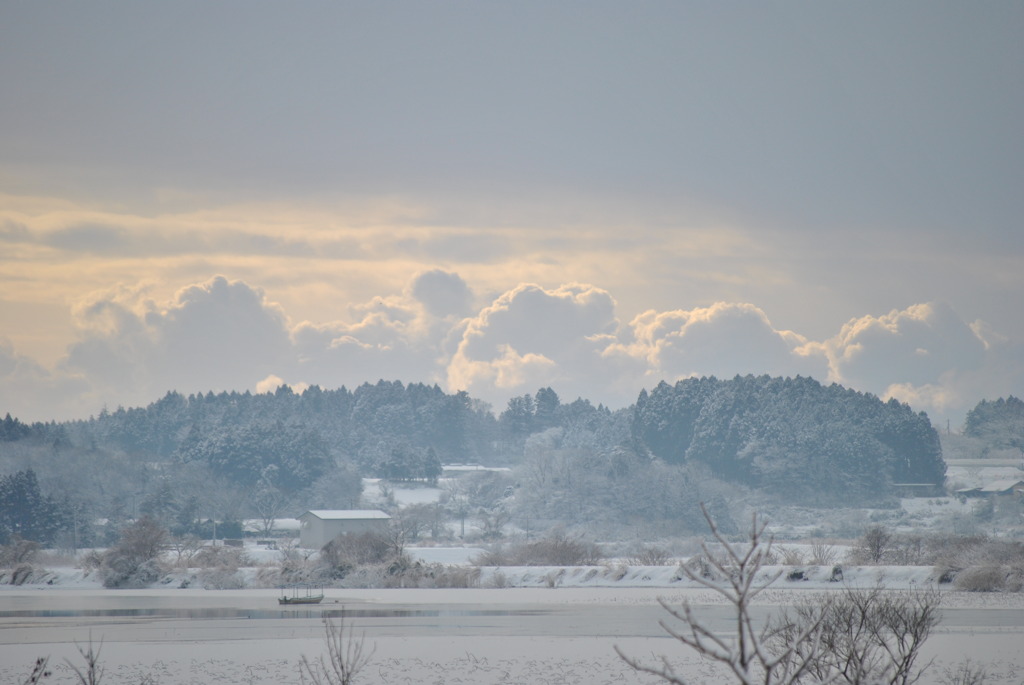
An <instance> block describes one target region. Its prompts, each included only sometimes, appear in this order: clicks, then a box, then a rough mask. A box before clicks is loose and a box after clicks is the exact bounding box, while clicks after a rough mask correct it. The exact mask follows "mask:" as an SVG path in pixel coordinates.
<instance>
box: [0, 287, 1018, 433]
mask: <svg viewBox="0 0 1024 685" xmlns="http://www.w3.org/2000/svg"><path fill="white" fill-rule="evenodd" d="M475 297H476V296H475V294H474V292H473V290H472V289H471V288H470V286H469V285H468V284H467V283H466V282H465V281H464V280H463V279H462V278H461V277H460V276H458V275H457V274H455V273H452V272H447V271H443V270H440V269H433V270H427V271H421V272H417V273H415V274H414V275H413V276H412V278H411V279H410V280H409V282H408V283H407V285H406V286H405V288H403V289H402V290H401V292H397V293H393V294H387V295H381V296H377V297H372V298H370V299H368V300H366V301H365V302H362V303H358V304H353V305H351V306H350V307H349V308H348V311H349V314H350V316H349V320H348V321H331V322H326V323H315V322H310V321H303V322H300V323H298V324H292V323H291V322H290V321H289V318H288V317H287V316H286V313H285V312H284V311H283V309H282V308H281V307H280V306H278V305H277V304H275V303H274V302H272V301H270V300H269V299H268V297H267V295H266V294H265V293H264V292H263V291H262V290H261V289H260V288H258V287H256V286H253V285H250V284H248V283H246V282H244V281H240V280H229V279H227V278H225V277H223V276H217V277H214V278H212V279H209V280H207V281H204V282H201V283H196V284H192V285H188V286H186V287H184V288H182V289H181V290H179V291H178V292H177V293H176V294H175V295H174V296H173V297H172V298H170V299H169V300H167V301H165V302H159V301H157V300H156V299H155V298H154V297H153V295H152V291H151V290H150V288H148V287H147V286H145V285H140V286H137V287H131V288H129V287H119V288H115V289H111V290H108V291H104V292H100V293H94V294H92V295H90V296H88V297H86V298H84V299H83V300H82V301H81V302H80V303H79V304H78V305H77V306H76V308H75V309H74V316H75V322H76V326H77V330H78V339H77V341H76V342H75V343H74V344H72V345H71V346H70V347H69V348H68V350H67V355H66V357H65V358H64V359H63V361H62V362H61V363H60V364H59V366H58V367H57V368H55V369H45V368H43V367H42V366H41V365H39V364H38V363H36V362H34V361H33V360H32V359H31V358H30V357H28V356H25V355H23V354H18V353H16V352H15V351H14V348H13V346H12V345H11V343H10V342H9V341H2V342H0V400H2V401H3V402H5V403H6V404H7V406H9V407H12V408H14V409H15V411H14V412H12V413H17V411H18V410H17V407H29V408H31V409H29V410H28V411H27V412H23V413H22V418H26V417H27V418H29V419H31V420H37V419H38V420H42V419H48V418H61V417H67V416H87V415H89V414H95V413H96V412H98V411H99V409H100V408H101V407H102V406H104V405H106V406H109V407H114V406H117V405H125V406H135V405H142V404H146V403H148V402H151V401H153V400H154V399H156V398H158V397H159V396H161V395H162V394H164V393H166V392H167V391H168V390H178V391H180V392H185V393H189V392H206V391H209V390H213V391H219V390H255V391H257V392H273V391H274V390H276V389H277V388H278V387H280V386H281V385H282V384H285V383H287V384H288V385H290V386H291V387H292V388H293V389H296V390H298V391H301V390H302V389H304V388H305V387H307V386H308V385H309V384H314V383H315V384H318V385H321V386H324V387H339V386H341V385H346V386H349V387H355V386H357V385H359V384H361V383H364V382H371V383H372V382H375V381H377V380H378V379H382V378H383V379H387V380H401V381H404V382H427V383H432V382H436V383H438V384H440V385H442V386H443V387H445V389H447V390H448V391H456V390H467V391H468V392H469V393H470V395H472V396H473V397H476V398H479V399H483V400H486V401H488V402H490V403H492V405H494V406H495V408H496V409H498V410H499V411H500V410H501V409H502V408H503V407H504V405H505V403H506V402H507V401H508V399H509V398H510V397H513V396H516V395H521V394H525V393H533V392H536V390H537V389H539V388H541V387H546V386H550V387H552V388H554V389H555V390H556V391H557V392H558V393H559V395H560V396H562V397H563V398H564V399H566V400H571V399H575V398H576V397H584V398H587V399H589V400H591V401H593V402H595V403H598V402H601V403H604V404H607V405H610V406H613V407H621V406H627V405H629V404H630V403H632V402H633V401H635V399H636V396H637V394H638V392H639V391H640V389H641V388H643V387H648V388H649V387H651V386H653V385H654V384H656V383H657V382H659V381H661V380H667V381H670V382H671V381H674V380H677V379H680V378H684V377H688V376H703V375H715V376H718V377H720V378H730V377H732V376H734V375H736V374H747V373H751V374H770V375H781V376H792V375H797V374H800V375H806V376H811V377H814V378H817V379H819V380H821V381H823V382H829V381H835V382H839V383H842V384H843V385H846V386H848V387H851V388H854V389H857V390H861V391H866V392H872V393H875V394H877V395H879V396H881V397H883V398H885V397H895V398H897V399H899V400H901V401H905V402H908V403H909V404H911V406H913V407H914V408H916V409H920V410H925V411H928V412H929V414H930V415H931V416H932V417H933V418H938V419H940V420H941V419H942V418H943V417H945V416H954V417H961V418H962V416H963V413H964V412H965V411H966V410H967V409H969V408H970V407H972V406H973V405H974V403H976V402H977V401H978V400H980V399H982V398H992V397H996V396H1002V395H1006V394H1011V393H1014V394H1020V393H1021V386H1022V382H1024V346H1022V345H1020V344H1018V343H1015V342H1014V341H1012V340H1010V339H1008V338H1007V337H1005V336H1001V335H1000V334H998V333H997V332H996V331H993V330H992V329H991V328H990V327H989V326H988V325H987V324H985V323H984V322H981V321H974V322H970V323H968V322H965V321H964V320H963V319H961V318H960V317H959V316H958V315H957V313H956V312H955V311H953V309H952V308H950V307H949V306H948V305H945V304H941V303H932V304H921V305H914V306H912V307H908V308H907V309H904V310H897V311H892V312H890V313H888V314H886V315H883V316H863V317H859V318H857V319H853V320H851V321H849V322H848V323H847V324H845V325H844V326H843V327H842V328H841V329H840V331H839V332H838V333H837V334H836V335H835V336H833V337H832V338H829V339H827V340H824V341H814V340H808V339H806V338H805V337H804V336H802V335H800V334H799V333H797V332H793V331H788V330H781V329H778V328H776V327H775V326H774V325H773V324H772V322H771V320H770V319H769V317H768V315H767V313H766V312H765V311H763V310H762V309H760V308H759V307H757V306H755V305H754V304H751V303H736V302H719V303H716V304H713V305H711V306H708V307H698V308H694V309H689V310H686V309H675V310H670V311H655V310H649V311H646V312H644V313H642V314H640V315H638V316H636V317H634V318H633V319H632V320H631V321H630V322H628V323H627V324H623V323H621V322H620V320H619V319H618V317H617V312H616V309H617V303H616V301H615V299H614V298H613V297H612V295H611V293H609V292H608V291H606V290H604V289H601V288H599V287H596V286H594V285H590V284H583V283H569V284H565V285H561V286H558V287H554V288H547V287H543V286H540V285H535V284H520V285H518V286H516V287H514V288H512V289H510V290H508V291H506V292H504V293H502V294H500V295H498V296H496V297H494V298H493V300H492V301H491V302H490V304H488V305H486V306H483V307H482V308H476V305H475V304H474V300H475Z"/></svg>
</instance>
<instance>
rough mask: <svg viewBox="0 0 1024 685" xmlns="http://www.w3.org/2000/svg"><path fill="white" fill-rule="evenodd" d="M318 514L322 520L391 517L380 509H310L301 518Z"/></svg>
mask: <svg viewBox="0 0 1024 685" xmlns="http://www.w3.org/2000/svg"><path fill="white" fill-rule="evenodd" d="M310 515H312V516H316V517H317V518H318V519H320V520H322V521H352V520H356V519H359V520H367V519H389V518H391V517H390V516H388V515H387V514H385V513H384V512H383V511H381V510H380V509H310V510H309V511H307V512H306V513H305V514H303V515H302V516H300V517H299V518H303V517H306V516H310Z"/></svg>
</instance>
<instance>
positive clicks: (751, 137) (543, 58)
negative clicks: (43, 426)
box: [0, 0, 1024, 430]
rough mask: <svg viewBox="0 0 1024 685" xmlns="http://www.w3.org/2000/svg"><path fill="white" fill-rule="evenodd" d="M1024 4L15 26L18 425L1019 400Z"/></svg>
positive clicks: (4, 115) (4, 330)
mask: <svg viewBox="0 0 1024 685" xmlns="http://www.w3.org/2000/svg"><path fill="white" fill-rule="evenodd" d="M1022 36H1024V5H1022V4H1021V3H1017V2H998V1H995V2H986V3H964V2H943V1H941V0H940V1H928V2H923V1H917V0H911V1H909V2H901V3H891V2H872V1H870V0H869V1H868V2H858V3H819V2H788V1H784V2H779V3H762V2H728V3H708V2H686V1H682V2H645V1H641V2H635V3H622V2H605V1H602V0H596V1H592V0H588V1H587V2H582V1H565V2H547V1H545V2H531V1H529V0H524V1H523V2H515V3H497V2H495V3H490V2H443V1H442V2H431V3H422V2H407V1H401V0H399V1H397V2H389V3H369V2H358V3H357V2H347V1H332V2H318V1H311V2H303V3H277V2H263V1H260V0H256V1H246V2H241V1H237V0H228V1H226V2H220V3H207V2H197V1H191V0H182V1H178V2H174V3H123V2H104V1H102V0H101V1H99V2H89V3H79V2H70V1H64V2H60V1H58V2H47V3H34V2H24V1H20V0H0V94H2V96H0V413H7V412H9V413H10V414H11V415H12V416H15V417H18V418H20V419H22V420H24V421H41V420H64V419H72V418H86V417H88V416H91V415H96V414H98V413H99V412H100V411H101V410H102V409H103V408H107V409H109V410H111V411H113V410H114V409H115V408H116V407H119V406H124V407H132V406H144V405H146V404H148V403H150V402H153V401H155V400H156V399H159V398H160V397H162V396H163V395H164V394H166V393H167V392H168V391H169V390H177V391H179V392H182V393H186V394H188V393H193V392H207V391H215V392H219V391H222V390H238V391H244V390H249V391H253V392H267V391H272V390H274V389H275V388H276V387H277V386H278V385H280V384H281V383H287V384H288V385H290V386H291V387H293V388H295V389H302V388H304V387H306V386H308V385H314V384H315V385H319V386H321V387H323V388H336V387H340V386H342V385H345V386H347V387H349V388H354V387H356V386H358V385H359V384H361V383H364V382H376V381H377V380H378V379H381V378H383V379H387V380H401V381H403V382H406V383H410V382H423V383H437V384H438V385H440V386H441V387H442V388H444V389H445V390H447V391H451V392H454V391H456V390H466V391H468V392H469V394H470V395H471V396H473V397H475V398H478V399H480V400H483V401H486V402H489V403H490V404H491V405H492V407H493V408H494V409H495V411H500V410H501V409H503V408H504V406H505V404H506V402H507V401H508V399H509V398H510V397H513V396H517V395H523V394H526V393H531V394H532V393H535V392H536V391H537V390H538V389H539V388H542V387H551V388H553V389H554V390H555V391H556V392H557V393H558V394H559V396H560V398H561V399H562V400H563V401H571V400H573V399H575V398H577V397H583V398H586V399H588V400H590V401H591V402H593V403H594V404H597V403H603V404H605V405H607V406H609V407H612V408H619V407H625V406H629V405H630V404H632V403H633V402H634V401H635V400H636V397H637V395H638V394H639V392H640V390H641V389H642V388H651V387H653V386H654V385H656V384H657V383H658V382H660V381H662V380H665V381H667V382H674V381H676V380H678V379H681V378H686V377H688V376H703V375H715V376H717V377H719V378H731V377H733V376H735V375H736V374H748V373H753V374H770V375H773V376H792V375H797V374H799V375H804V376H812V377H814V378H816V379H818V380H820V381H821V382H823V383H832V382H835V383H840V384H842V385H845V386H847V387H851V388H854V389H857V390H860V391H863V392H870V393H873V394H876V395H878V396H879V397H882V398H890V397H895V398H896V399H898V400H900V401H903V402H907V403H909V404H910V405H911V406H912V407H913V408H914V409H915V410H918V411H925V412H927V413H928V415H929V416H930V417H931V418H932V419H933V421H934V422H935V423H936V424H937V425H941V426H942V427H946V426H947V425H949V426H952V428H953V429H954V430H955V429H957V428H959V427H960V426H961V425H962V422H963V419H964V415H965V413H966V412H967V411H968V410H969V409H971V408H972V407H973V406H974V405H975V404H976V403H977V402H978V401H980V400H982V399H996V398H998V397H1004V396H1007V395H1010V394H1014V395H1016V396H1021V395H1024V307H1022V302H1024V226H1022V225H1021V221H1022V217H1024V192H1022V191H1024V182H1022V181H1024V127H1022V126H1021V124H1020V122H1022V121H1024V40H1022Z"/></svg>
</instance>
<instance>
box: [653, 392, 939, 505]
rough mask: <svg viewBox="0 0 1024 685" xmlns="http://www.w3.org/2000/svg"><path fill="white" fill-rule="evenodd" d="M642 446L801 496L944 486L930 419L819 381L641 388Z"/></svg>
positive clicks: (870, 494)
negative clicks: (897, 486)
mask: <svg viewBox="0 0 1024 685" xmlns="http://www.w3.org/2000/svg"><path fill="white" fill-rule="evenodd" d="M633 435H634V437H635V438H636V440H637V442H638V443H639V444H642V445H645V446H646V447H647V448H648V449H650V451H651V453H652V454H654V455H656V456H657V457H660V458H662V459H664V460H665V461H667V462H670V463H684V462H700V463H703V464H706V465H708V466H709V467H710V468H711V470H712V472H713V473H714V474H715V475H717V476H718V477H720V478H722V479H724V480H729V481H739V482H744V483H747V484H750V485H753V486H756V487H759V488H764V489H767V490H771V491H774V492H776V493H779V494H782V493H787V494H789V495H790V496H794V497H797V498H799V499H815V498H816V496H826V497H827V496H835V497H841V498H842V499H843V500H854V501H856V500H870V499H873V498H874V497H877V495H878V494H880V493H886V492H888V491H889V490H890V486H891V485H892V484H902V483H915V484H935V485H940V484H942V482H943V479H944V474H945V463H944V462H943V460H942V450H941V447H940V445H939V437H938V434H937V433H936V431H935V429H934V428H933V427H932V425H931V422H930V421H929V420H928V417H927V416H926V415H925V414H924V413H923V412H922V413H920V414H918V413H915V412H914V411H912V410H911V409H910V407H909V406H907V405H905V404H901V403H899V402H897V401H896V400H890V401H888V402H882V401H881V400H879V399H878V398H877V397H875V396H873V395H868V394H864V393H859V392H856V391H853V390H848V389H846V388H843V387H841V386H839V385H835V384H833V385H830V386H823V385H821V384H820V383H818V382H817V381H815V380H813V379H810V378H801V377H799V376H798V377H796V378H770V377H768V376H758V377H754V376H745V377H739V376H738V377H736V378H734V379H732V380H727V381H722V380H717V379H715V378H700V379H697V378H691V379H687V380H683V381H679V382H678V383H676V384H675V385H668V384H667V383H661V384H660V385H658V386H657V387H656V388H654V389H653V390H652V391H651V392H650V393H648V392H646V391H644V392H642V393H641V394H640V398H639V399H638V400H637V403H636V406H635V407H634V410H633Z"/></svg>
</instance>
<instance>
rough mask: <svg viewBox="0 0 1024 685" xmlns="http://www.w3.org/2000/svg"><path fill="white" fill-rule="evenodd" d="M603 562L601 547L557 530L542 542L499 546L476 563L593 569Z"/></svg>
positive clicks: (534, 541)
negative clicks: (585, 567)
mask: <svg viewBox="0 0 1024 685" xmlns="http://www.w3.org/2000/svg"><path fill="white" fill-rule="evenodd" d="M602 559H604V554H603V553H602V551H601V547H600V545H598V544H597V543H594V542H589V541H587V540H583V539H581V538H578V537H572V536H570V535H568V534H567V533H566V532H565V531H562V530H555V531H553V532H551V533H550V534H548V536H547V537H544V538H542V539H540V540H532V541H531V540H524V541H519V542H512V543H509V544H496V545H494V546H492V547H491V548H490V549H488V550H486V551H484V552H483V553H481V554H480V555H479V556H477V557H476V558H475V559H474V560H473V561H474V563H475V564H476V565H478V566H592V565H594V564H598V563H600V562H601V560H602Z"/></svg>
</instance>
